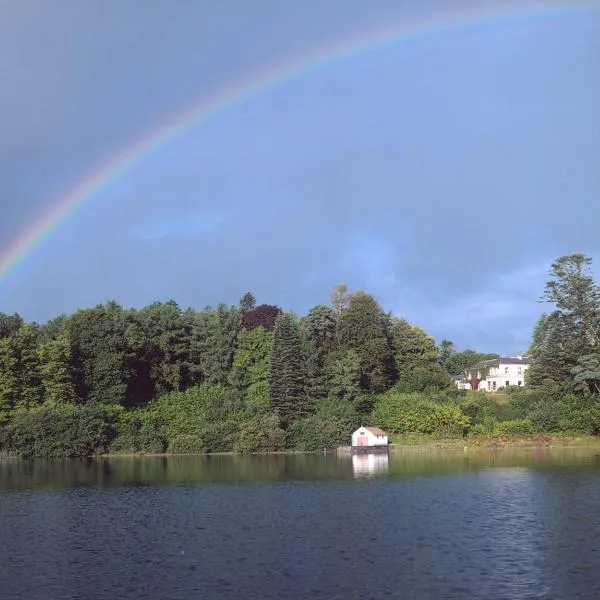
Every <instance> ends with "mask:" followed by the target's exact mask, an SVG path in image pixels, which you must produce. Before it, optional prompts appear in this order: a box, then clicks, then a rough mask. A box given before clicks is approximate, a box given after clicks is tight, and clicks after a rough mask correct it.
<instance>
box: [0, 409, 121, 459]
mask: <svg viewBox="0 0 600 600" xmlns="http://www.w3.org/2000/svg"><path fill="white" fill-rule="evenodd" d="M114 436H115V428H114V415H112V414H111V412H110V411H107V410H106V409H104V408H102V407H99V406H91V405H90V406H82V407H67V406H65V407H60V408H52V409H51V408H40V409H36V410H32V411H26V412H22V413H19V414H18V415H16V416H15V418H14V419H13V420H12V421H11V422H10V423H9V424H8V425H6V426H5V427H4V428H3V429H2V430H1V431H0V448H1V449H2V450H3V451H5V452H7V453H14V454H16V455H18V456H21V457H24V458H31V457H42V458H51V457H75V456H92V455H94V454H98V453H102V452H104V451H105V450H106V449H107V448H108V446H109V444H110V442H111V441H112V439H113V438H114Z"/></svg>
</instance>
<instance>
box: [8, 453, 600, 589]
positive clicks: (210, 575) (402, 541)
mask: <svg viewBox="0 0 600 600" xmlns="http://www.w3.org/2000/svg"><path fill="white" fill-rule="evenodd" d="M599 546H600V457H599V456H597V455H596V454H595V451H593V450H587V451H586V450H581V449H580V450H564V449H563V450H561V449H554V450H548V449H537V450H536V449H529V450H515V449H510V450H497V451H487V450H469V451H467V452H463V451H462V450H461V451H455V450H443V451H442V450H438V451H434V450H416V451H415V450H407V451H402V452H397V453H394V454H392V455H390V458H389V461H386V460H385V458H382V457H366V458H362V459H360V460H355V461H354V462H353V461H352V459H351V458H350V457H344V458H342V457H340V458H337V457H335V456H322V455H315V456H312V455H300V456H260V457H259V456H251V457H233V456H221V457H204V458H203V457H170V458H118V459H117V458H115V459H107V460H100V461H56V462H43V461H39V462H38V461H31V462H25V461H23V462H17V461H6V462H0V598H2V599H4V598H7V599H9V598H10V599H20V598H23V599H26V600H35V599H38V598H39V599H44V600H51V599H55V598H57V599H58V598H60V599H63V598H65V599H67V598H73V599H107V600H108V599H110V600H114V599H118V598H151V599H157V600H158V599H161V600H162V599H180V598H181V599H183V598H194V599H196V598H197V599H206V598H239V599H245V598H261V599H270V598H277V599H294V600H296V599H301V598H323V599H335V598H341V599H349V598H361V599H367V598H368V599H371V598H372V599H378V598H386V599H390V598H411V599H412V598H414V599H417V600H420V599H427V598H456V599H469V598H482V599H484V598H485V599H490V598H503V599H520V598H557V599H559V598H560V599H562V598H565V599H571V598H585V599H586V600H587V599H593V598H600V551H599V550H598V549H597V548H598V547H599Z"/></svg>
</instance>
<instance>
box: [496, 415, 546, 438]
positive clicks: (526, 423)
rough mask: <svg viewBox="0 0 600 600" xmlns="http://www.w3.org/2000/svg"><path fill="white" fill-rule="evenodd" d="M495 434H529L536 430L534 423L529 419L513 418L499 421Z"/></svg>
mask: <svg viewBox="0 0 600 600" xmlns="http://www.w3.org/2000/svg"><path fill="white" fill-rule="evenodd" d="M496 431H497V435H531V434H532V433H535V432H536V429H535V423H534V422H533V421H532V420H531V419H515V420H514V421H501V422H500V423H498V424H497V425H496Z"/></svg>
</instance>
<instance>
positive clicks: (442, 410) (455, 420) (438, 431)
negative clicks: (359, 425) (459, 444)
mask: <svg viewBox="0 0 600 600" xmlns="http://www.w3.org/2000/svg"><path fill="white" fill-rule="evenodd" d="M372 417H373V421H374V423H375V424H377V425H379V426H381V427H382V428H383V429H386V430H387V431H389V432H390V433H395V434H398V433H421V434H428V435H437V436H446V437H449V436H450V437H452V436H457V435H464V434H465V433H466V431H467V430H468V428H469V425H470V419H469V417H468V416H467V415H465V414H464V413H463V412H462V411H461V409H460V407H459V406H457V405H456V404H453V403H450V402H448V398H447V397H446V396H444V395H443V394H442V395H440V394H433V395H426V394H420V393H410V394H407V393H399V392H389V393H387V394H384V395H382V396H380V397H379V398H378V399H377V401H376V404H375V409H374V411H373V415H372Z"/></svg>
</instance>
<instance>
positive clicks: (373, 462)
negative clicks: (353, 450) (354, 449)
mask: <svg viewBox="0 0 600 600" xmlns="http://www.w3.org/2000/svg"><path fill="white" fill-rule="evenodd" d="M388 469H389V456H388V453H387V452H378V453H377V454H353V455H352V472H353V473H354V477H357V478H358V477H374V476H375V475H381V474H382V473H387V472H388Z"/></svg>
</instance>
